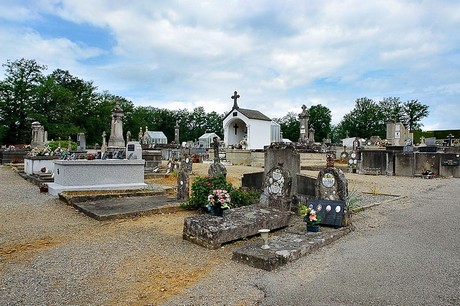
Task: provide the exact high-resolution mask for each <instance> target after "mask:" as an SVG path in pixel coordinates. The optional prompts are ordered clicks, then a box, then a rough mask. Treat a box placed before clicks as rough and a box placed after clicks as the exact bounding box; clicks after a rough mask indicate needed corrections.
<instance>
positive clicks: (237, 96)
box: [231, 90, 240, 109]
mask: <svg viewBox="0 0 460 306" xmlns="http://www.w3.org/2000/svg"><path fill="white" fill-rule="evenodd" d="M239 97H240V95H239V94H238V93H237V92H236V90H235V92H234V93H233V96H231V98H232V99H233V109H238V108H240V107H239V106H238V98H239Z"/></svg>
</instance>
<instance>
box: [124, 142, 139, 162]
mask: <svg viewBox="0 0 460 306" xmlns="http://www.w3.org/2000/svg"><path fill="white" fill-rule="evenodd" d="M126 155H127V156H128V159H142V146H141V144H140V143H139V142H138V141H129V142H128V143H127V145H126Z"/></svg>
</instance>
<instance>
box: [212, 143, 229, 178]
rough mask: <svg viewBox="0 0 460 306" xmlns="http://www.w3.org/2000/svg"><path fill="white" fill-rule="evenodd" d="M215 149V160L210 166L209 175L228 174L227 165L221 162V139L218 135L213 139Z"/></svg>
mask: <svg viewBox="0 0 460 306" xmlns="http://www.w3.org/2000/svg"><path fill="white" fill-rule="evenodd" d="M213 140H214V141H213V143H212V146H213V149H214V162H213V163H212V164H211V165H210V166H209V169H208V174H209V176H220V175H223V176H227V169H226V168H225V166H224V165H223V164H222V163H221V162H220V157H219V141H218V139H217V137H214V139H213Z"/></svg>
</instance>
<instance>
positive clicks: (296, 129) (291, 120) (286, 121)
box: [273, 112, 300, 142]
mask: <svg viewBox="0 0 460 306" xmlns="http://www.w3.org/2000/svg"><path fill="white" fill-rule="evenodd" d="M273 121H275V122H276V123H278V124H279V125H280V127H281V131H282V132H283V138H287V139H289V140H291V141H294V142H296V141H298V140H299V138H300V123H299V120H298V119H297V114H296V113H294V112H289V113H287V115H286V116H284V117H282V118H274V119H273Z"/></svg>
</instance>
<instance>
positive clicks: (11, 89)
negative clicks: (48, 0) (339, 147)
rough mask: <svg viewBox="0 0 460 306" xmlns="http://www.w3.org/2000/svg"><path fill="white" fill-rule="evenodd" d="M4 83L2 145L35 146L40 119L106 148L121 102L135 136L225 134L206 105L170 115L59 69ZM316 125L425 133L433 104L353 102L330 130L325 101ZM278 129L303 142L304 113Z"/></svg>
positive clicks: (319, 134)
mask: <svg viewBox="0 0 460 306" xmlns="http://www.w3.org/2000/svg"><path fill="white" fill-rule="evenodd" d="M3 67H5V78H4V79H3V80H1V81H0V144H3V145H8V144H19V143H24V144H28V143H30V138H31V123H32V122H34V121H39V122H40V123H41V124H42V125H43V126H44V127H45V129H46V130H47V131H48V139H49V140H51V139H54V140H57V139H59V138H61V139H67V138H68V137H69V136H71V137H72V139H74V140H75V138H76V134H77V133H85V134H86V139H87V143H88V144H90V145H91V144H94V143H100V142H101V140H102V137H101V135H102V132H103V131H106V132H107V133H109V132H110V124H111V111H112V109H113V108H114V107H115V106H116V105H117V104H118V105H119V106H120V107H121V108H122V109H123V111H124V118H123V124H124V131H125V132H127V131H130V132H131V133H132V135H134V137H133V138H136V137H135V135H137V133H138V131H139V130H140V128H142V129H145V127H148V129H149V130H150V131H163V132H164V133H165V135H166V137H167V138H168V140H169V141H172V140H174V130H175V125H176V121H177V122H178V124H179V129H180V141H189V140H192V141H193V140H197V139H198V138H199V137H200V136H201V135H202V134H204V133H206V132H208V131H211V132H215V133H216V134H218V135H219V136H220V137H223V127H222V121H223V118H224V116H225V114H218V113H216V112H209V113H207V112H206V111H205V110H204V108H203V107H197V108H195V109H193V111H188V110H186V109H182V110H169V109H166V108H156V107H150V106H147V107H145V106H134V104H133V102H131V101H129V100H127V99H125V98H123V97H120V96H115V95H113V94H110V93H109V92H107V91H104V92H102V93H100V92H98V91H97V87H96V86H95V85H94V84H93V82H92V81H85V80H82V79H79V78H77V77H75V76H73V75H71V74H70V72H69V71H66V70H61V69H56V70H54V71H53V72H51V73H50V74H45V71H46V70H47V67H46V66H45V65H40V64H38V63H37V62H36V61H35V60H29V59H20V60H16V61H7V62H6V63H5V64H3ZM309 114H310V120H309V122H310V125H311V127H313V128H314V130H315V140H316V141H322V140H323V139H331V140H332V141H333V142H337V141H338V140H340V139H342V138H345V137H346V136H358V137H362V138H369V137H370V136H380V137H381V138H385V136H386V135H385V134H386V122H387V121H390V120H391V121H395V122H398V121H399V122H402V123H403V124H404V125H405V126H406V127H407V128H409V129H410V130H411V131H415V130H418V129H420V128H421V126H422V125H421V123H420V121H421V119H423V118H425V117H426V116H428V114H429V112H428V106H426V105H423V104H421V103H420V102H419V101H418V100H410V101H406V102H402V101H401V100H400V98H397V97H389V98H383V99H382V100H381V101H379V102H375V101H373V100H372V99H369V98H367V97H364V98H359V99H357V100H356V101H355V107H354V109H353V110H352V111H351V112H349V113H348V114H346V115H345V116H344V117H343V119H342V120H341V121H340V123H339V124H337V125H332V124H331V120H332V116H331V111H330V109H329V108H327V107H325V106H323V105H321V104H319V105H313V106H311V107H310V108H309ZM273 120H274V121H275V122H277V123H279V124H280V126H281V131H282V133H283V138H288V139H290V140H292V141H297V140H298V139H299V137H300V124H299V121H298V114H296V113H294V112H289V113H287V115H285V116H284V117H282V118H273Z"/></svg>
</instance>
